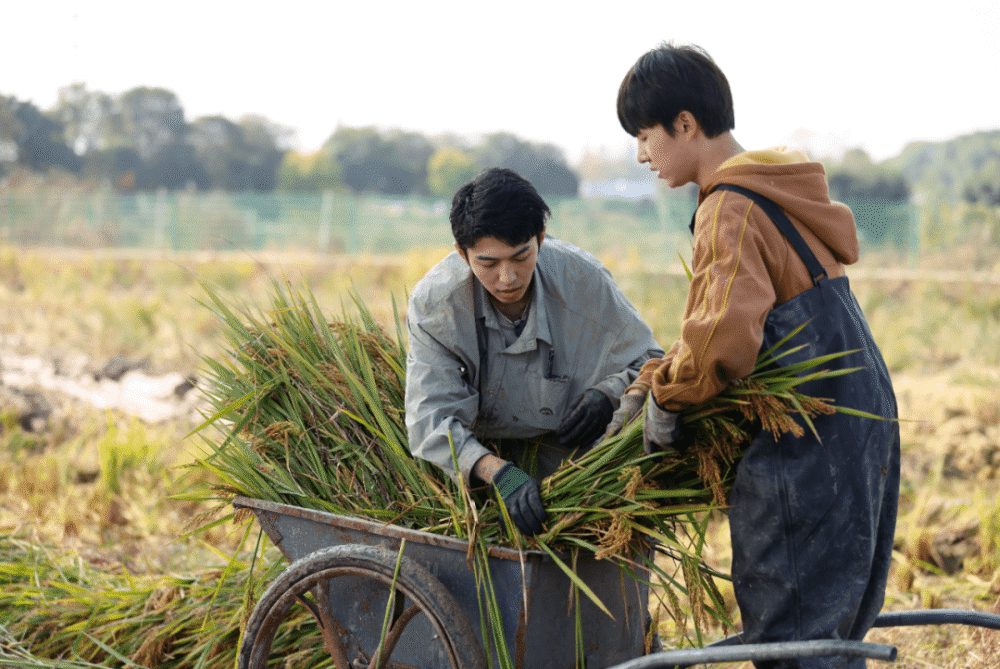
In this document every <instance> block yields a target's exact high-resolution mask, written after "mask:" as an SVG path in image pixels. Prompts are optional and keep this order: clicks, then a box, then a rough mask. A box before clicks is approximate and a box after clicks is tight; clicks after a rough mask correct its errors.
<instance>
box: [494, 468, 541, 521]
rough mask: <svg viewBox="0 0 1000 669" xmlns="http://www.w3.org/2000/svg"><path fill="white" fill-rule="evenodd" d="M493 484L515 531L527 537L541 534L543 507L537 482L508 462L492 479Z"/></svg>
mask: <svg viewBox="0 0 1000 669" xmlns="http://www.w3.org/2000/svg"><path fill="white" fill-rule="evenodd" d="M493 483H494V485H496V487H497V489H498V490H499V491H500V497H502V498H503V503H504V506H506V507H507V513H508V514H510V519H511V520H513V521H514V524H515V525H517V529H519V530H521V532H523V533H524V534H529V535H530V534H538V533H539V532H541V531H542V523H543V522H544V521H545V507H544V506H542V495H541V486H540V485H539V483H538V481H536V480H535V479H533V478H532V477H531V476H529V475H528V474H527V472H525V471H524V470H522V469H518V468H517V467H515V466H514V463H513V462H508V463H507V464H505V465H504V466H503V467H501V468H500V471H498V472H497V473H496V475H495V476H494V477H493ZM501 519H502V516H501Z"/></svg>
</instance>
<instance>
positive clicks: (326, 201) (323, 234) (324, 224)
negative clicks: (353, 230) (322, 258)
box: [316, 188, 333, 253]
mask: <svg viewBox="0 0 1000 669" xmlns="http://www.w3.org/2000/svg"><path fill="white" fill-rule="evenodd" d="M332 219H333V191H332V190H330V189H329V188H327V189H326V190H324V191H323V199H322V200H321V201H320V205H319V239H317V240H316V241H317V246H316V248H317V250H318V251H319V252H320V253H326V252H327V251H328V250H329V249H330V234H331V232H330V230H331V226H332V225H333V220H332Z"/></svg>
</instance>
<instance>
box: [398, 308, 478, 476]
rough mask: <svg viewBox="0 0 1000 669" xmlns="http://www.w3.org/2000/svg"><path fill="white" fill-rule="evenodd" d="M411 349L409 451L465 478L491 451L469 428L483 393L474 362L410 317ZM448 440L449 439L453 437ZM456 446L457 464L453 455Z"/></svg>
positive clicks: (445, 470)
mask: <svg viewBox="0 0 1000 669" xmlns="http://www.w3.org/2000/svg"><path fill="white" fill-rule="evenodd" d="M407 320H408V325H407V327H408V329H409V348H408V350H407V355H406V429H407V434H408V438H409V443H410V452H411V453H413V455H414V456H415V457H417V458H420V459H422V460H427V461H428V462H431V463H433V464H435V465H437V466H438V467H440V468H441V469H442V470H444V472H446V473H447V474H448V475H450V476H451V477H452V478H455V477H456V475H457V474H456V472H457V471H460V472H462V474H463V475H464V476H465V480H466V482H468V480H469V474H470V472H471V470H472V466H473V465H474V464H475V463H476V461H477V460H478V459H479V458H481V457H482V456H483V455H486V454H487V453H489V451H488V450H487V449H486V448H485V447H484V446H483V445H482V444H480V443H479V441H478V440H477V439H476V437H475V435H474V434H473V432H472V429H471V426H472V424H473V423H474V422H475V420H476V416H477V415H478V413H479V392H478V391H477V390H476V389H475V388H474V387H473V385H472V384H471V382H470V380H469V379H471V378H472V373H473V371H474V370H473V368H472V366H473V365H474V364H476V361H473V360H465V359H463V357H462V355H461V354H460V353H459V352H456V351H453V350H449V349H448V348H447V347H445V346H444V345H443V344H441V342H439V341H437V340H436V339H435V338H434V337H433V336H431V335H430V334H429V333H428V332H427V331H426V330H424V329H423V328H422V327H421V326H420V322H419V318H416V317H415V315H414V314H412V312H411V314H410V316H409V317H408V319H407ZM449 438H450V441H449ZM452 444H454V446H455V453H456V455H457V456H458V463H457V464H456V463H455V461H454V460H453V459H452V455H451V445H452Z"/></svg>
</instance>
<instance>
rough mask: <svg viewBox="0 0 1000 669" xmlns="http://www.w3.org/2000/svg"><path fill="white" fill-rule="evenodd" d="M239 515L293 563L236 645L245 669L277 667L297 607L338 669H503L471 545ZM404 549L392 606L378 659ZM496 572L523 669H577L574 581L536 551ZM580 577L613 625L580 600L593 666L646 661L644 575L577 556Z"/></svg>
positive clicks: (351, 523) (272, 515) (497, 562)
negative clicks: (484, 612) (278, 644)
mask: <svg viewBox="0 0 1000 669" xmlns="http://www.w3.org/2000/svg"><path fill="white" fill-rule="evenodd" d="M233 506H234V507H235V508H237V509H249V510H251V511H253V513H254V515H255V516H256V518H257V522H258V524H259V525H260V526H261V528H262V529H263V530H264V532H265V533H266V534H267V535H268V537H269V538H270V539H271V541H272V542H273V543H274V544H275V545H276V546H277V547H278V548H279V549H280V550H281V552H282V553H283V554H284V556H285V557H286V558H287V559H288V561H289V562H290V563H291V566H289V567H288V568H287V569H286V570H285V571H284V572H283V573H282V574H281V576H279V577H278V578H277V579H276V580H275V581H274V582H273V583H272V584H271V585H270V586H269V587H268V589H267V591H266V592H265V593H264V594H263V595H262V596H261V598H260V600H259V601H258V603H257V605H256V606H255V607H254V610H253V613H252V614H251V616H250V619H249V621H248V623H247V627H246V631H245V632H244V638H243V642H242V645H241V647H240V652H239V661H238V666H239V667H240V668H241V669H251V668H253V669H256V668H263V667H265V666H267V664H268V662H269V660H274V659H275V658H270V657H269V656H270V652H271V645H272V643H273V640H274V638H275V635H276V634H281V633H282V632H281V625H282V623H283V622H284V621H285V620H286V618H287V617H288V615H289V613H290V611H291V610H292V607H293V606H295V605H297V604H298V605H304V606H307V607H308V608H309V610H310V611H311V612H312V614H313V616H314V617H315V618H316V619H317V620H318V621H319V623H320V628H321V630H322V637H323V643H324V645H325V646H326V650H327V652H329V654H330V656H331V657H332V658H333V661H334V664H335V665H336V666H337V668H338V669H349V668H350V669H361V668H362V667H373V668H374V667H376V666H388V667H394V668H396V669H405V668H408V667H420V668H423V669H433V668H438V667H441V668H444V667H451V668H453V669H480V668H484V667H486V658H485V654H484V649H488V651H489V652H490V654H491V655H492V659H493V663H492V666H499V664H498V659H499V658H498V654H497V651H496V648H495V644H491V643H489V639H488V638H487V639H486V642H485V643H484V638H483V634H484V631H483V626H482V625H481V622H480V621H481V615H480V602H481V597H480V595H481V592H480V590H481V589H480V588H479V587H478V586H477V583H476V576H475V573H474V572H473V570H472V569H471V568H470V566H469V563H468V562H467V560H466V554H467V551H468V547H469V544H468V542H467V541H463V540H459V539H454V538H451V537H445V536H441V535H436V534H431V533H428V532H420V531H415V530H409V529H406V528H403V527H399V526H397V525H387V524H383V523H379V522H373V521H369V520H364V519H358V518H351V517H346V516H340V515H336V514H332V513H326V512H323V511H313V510H309V509H304V508H300V507H296V506H290V505H287V504H278V503H274V502H266V501H262V500H256V499H249V498H245V497H238V498H236V499H235V500H234V501H233ZM403 540H405V542H406V545H405V548H404V550H403V556H402V558H401V566H400V570H399V576H398V578H397V579H396V587H395V593H396V594H395V599H394V600H393V603H392V608H391V611H389V613H388V618H389V621H388V625H387V630H388V631H387V633H386V636H385V643H384V646H383V647H382V649H381V652H379V651H378V650H377V647H378V645H379V640H380V639H381V638H382V631H383V623H384V621H385V620H386V618H387V610H388V607H387V604H388V603H389V595H390V591H391V590H392V583H393V576H394V573H395V568H396V563H397V559H398V558H399V549H400V545H401V544H402V542H403ZM522 558H523V561H522ZM489 569H490V578H491V579H492V583H493V592H494V593H495V595H496V598H497V601H498V606H499V609H500V617H501V623H502V628H503V637H504V639H505V641H506V644H507V647H508V648H509V649H510V653H511V659H512V660H513V661H514V666H515V667H516V669H573V667H575V665H576V644H577V636H576V631H577V607H576V606H575V605H574V604H573V599H572V597H573V592H574V588H573V583H572V581H571V580H570V579H569V578H568V577H567V576H566V574H565V573H563V571H562V570H561V569H560V568H559V566H558V565H557V564H555V563H554V562H553V561H552V559H551V558H550V557H549V556H548V554H546V553H543V552H539V551H524V552H523V553H519V552H518V551H516V550H513V549H508V548H502V547H493V548H491V549H490V551H489ZM576 573H577V575H578V576H579V577H580V578H581V579H582V580H583V582H584V583H586V584H587V585H588V587H590V588H591V589H592V590H593V591H594V593H595V594H596V595H597V597H598V598H599V599H600V600H601V602H602V603H604V605H605V606H606V607H607V608H608V609H609V610H610V612H611V613H612V615H613V616H614V620H611V619H610V618H608V616H607V614H605V613H604V612H603V611H601V610H600V609H599V608H598V607H597V606H596V605H595V604H594V603H593V602H591V601H590V600H589V599H588V598H587V597H586V596H583V595H580V597H579V602H580V604H579V615H580V623H581V629H582V640H581V641H582V644H583V648H584V656H585V662H586V666H587V667H589V668H591V669H594V668H600V667H609V666H611V665H614V664H619V663H622V662H625V661H627V660H630V659H632V658H635V657H638V656H641V655H642V654H643V652H644V636H645V634H644V633H645V631H646V619H647V606H648V586H647V579H648V574H646V573H641V574H637V577H638V578H636V579H633V578H631V577H630V576H629V575H628V574H626V573H625V572H624V570H622V569H621V568H620V567H619V566H618V565H616V564H615V563H613V562H610V561H608V560H595V559H594V558H593V556H591V555H586V556H584V555H581V556H580V557H579V558H578V560H577V561H576ZM307 595H308V596H307ZM487 636H489V632H487ZM376 656H379V658H380V659H381V662H379V663H378V664H376V662H375V658H376Z"/></svg>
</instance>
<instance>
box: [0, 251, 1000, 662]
mask: <svg viewBox="0 0 1000 669" xmlns="http://www.w3.org/2000/svg"><path fill="white" fill-rule="evenodd" d="M445 252H446V249H438V250H432V251H426V252H415V253H411V254H409V255H407V256H400V257H390V258H376V257H356V258H346V257H339V258H335V257H322V258H317V257H315V256H306V255H301V256H281V257H276V258H262V257H255V258H248V257H235V258H233V257H226V258H220V257H217V256H210V257H194V256H192V257H185V258H176V257H174V258H166V257H158V256H150V257H143V258H137V257H134V256H130V257H123V256H113V255H111V254H108V255H107V256H106V257H102V256H100V255H96V254H88V253H72V254H67V253H55V252H52V253H38V252H31V251H22V250H15V249H4V248H2V247H0V328H2V329H0V351H3V352H6V353H8V354H9V355H11V356H14V355H16V356H19V358H18V359H23V358H24V357H28V356H34V357H36V358H37V359H39V360H40V361H44V364H61V365H62V368H63V369H68V368H69V367H71V365H69V362H70V361H75V362H74V364H75V365H76V367H74V369H75V370H77V371H76V372H74V373H78V374H80V375H81V377H80V382H81V383H83V384H84V385H86V383H91V384H92V383H93V372H94V370H96V369H100V368H101V367H102V366H103V365H105V364H106V363H107V362H108V361H109V360H112V359H114V358H116V357H118V358H122V357H124V358H128V359H131V360H141V361H143V363H144V365H145V367H144V373H146V374H148V375H149V377H150V378H162V377H164V376H167V375H177V376H178V377H179V378H188V377H191V378H194V379H196V378H197V377H198V375H199V369H200V365H201V358H202V356H212V355H214V354H216V353H217V352H218V350H219V342H218V340H217V338H216V335H217V326H216V323H215V320H214V316H213V314H212V313H211V310H210V309H209V307H208V306H206V305H205V304H202V303H201V302H199V301H204V299H205V297H204V296H205V293H204V290H203V288H202V287H201V283H200V282H208V283H210V284H212V285H213V286H216V287H221V288H222V289H223V290H225V291H229V292H232V293H233V294H235V295H238V296H240V297H241V298H242V299H244V300H245V301H246V302H247V303H249V304H260V303H262V301H263V300H264V299H265V296H266V294H267V292H268V286H269V285H270V282H271V281H274V280H279V281H289V282H292V283H298V282H302V283H303V284H305V285H308V286H309V288H310V290H311V291H312V292H313V293H314V294H315V295H316V297H317V299H318V301H320V303H321V305H322V306H323V308H324V309H329V310H330V311H331V313H334V312H336V313H339V312H340V310H341V306H342V304H343V303H345V302H349V300H350V298H349V293H350V292H351V291H354V293H355V294H357V295H358V296H359V297H360V298H361V299H363V300H364V301H365V303H366V304H367V305H368V306H369V307H370V308H371V309H372V311H373V312H374V313H375V314H376V316H377V317H378V318H380V319H382V320H383V321H384V322H386V323H390V322H391V321H392V320H393V318H394V309H393V302H392V296H395V298H396V300H397V301H398V303H399V304H398V315H399V316H400V317H401V316H402V314H403V313H404V312H405V295H406V291H407V289H409V288H411V287H412V286H413V284H414V283H415V282H416V281H417V279H419V278H420V276H422V275H423V273H424V272H426V270H427V269H429V268H430V267H431V266H432V265H433V264H434V263H435V262H436V261H437V260H438V259H439V258H440V257H442V256H443V255H444V253H445ZM604 260H605V262H606V263H607V264H608V266H609V267H610V268H611V269H612V271H613V273H614V274H615V276H616V278H617V279H618V280H619V281H620V283H621V284H622V286H623V289H624V290H625V291H626V293H627V294H629V296H630V298H632V299H633V301H634V302H635V303H636V306H637V307H638V308H639V310H640V312H641V313H643V315H644V317H646V318H647V320H648V321H649V322H650V324H651V326H652V327H653V329H654V332H655V333H656V335H657V337H658V339H659V340H660V341H661V343H669V341H670V340H672V338H673V337H675V336H676V334H677V322H676V321H677V318H678V315H679V314H680V312H681V310H682V308H683V300H684V292H685V290H684V289H685V283H686V279H684V278H683V276H682V275H681V276H677V275H676V273H675V272H663V271H658V272H656V273H653V272H649V271H645V270H643V269H642V268H641V267H639V266H637V265H636V264H635V263H634V262H630V261H628V260H625V259H622V258H607V259H604ZM890 269H891V268H890ZM884 270H885V268H884V267H881V266H880V265H879V263H878V262H877V260H873V261H872V262H871V264H870V265H866V266H863V267H861V268H858V270H857V271H856V272H854V273H852V275H851V276H852V282H853V284H854V287H855V291H856V293H857V294H858V299H859V301H860V302H861V304H862V307H863V308H864V309H865V312H866V314H867V315H868V318H869V321H870V323H871V326H872V330H873V333H874V334H875V337H876V339H877V340H878V341H879V342H880V346H881V347H882V349H883V353H884V354H885V357H886V359H887V361H888V362H889V364H890V367H891V368H892V374H893V382H894V386H895V390H896V394H897V399H898V401H899V405H900V415H901V419H902V422H901V433H902V438H903V485H902V491H901V494H902V497H901V508H900V513H899V520H898V527H897V538H896V555H895V561H894V564H893V572H892V575H891V579H890V585H889V591H888V593H887V599H886V606H885V608H886V609H887V610H909V609H916V608H933V607H937V608H968V609H979V610H984V611H993V612H998V613H1000V606H998V602H1000V504H998V493H1000V392H998V390H1000V351H998V345H997V343H998V342H1000V288H998V287H997V285H996V282H995V278H996V277H995V275H992V274H991V275H988V276H982V277H980V276H963V275H961V274H951V275H948V276H947V277H937V280H935V279H934V277H933V276H930V275H929V274H928V275H925V274H921V273H920V272H919V271H914V270H913V268H909V269H907V271H906V272H903V273H899V274H898V275H889V274H887V273H886V272H885V271H884ZM56 361H61V363H58V362H56ZM67 374H68V373H67ZM88 374H89V375H90V376H89V377H88V376H87V375H88ZM88 378H89V379H90V380H88ZM123 378H124V377H123ZM172 378H173V377H172ZM19 383H20V385H22V386H24V387H25V388H27V389H28V390H34V391H36V392H37V393H39V394H40V395H42V396H43V397H44V399H45V401H46V402H47V403H48V405H49V408H50V412H49V415H48V416H47V418H46V421H45V423H44V425H39V426H37V427H38V428H39V429H37V430H36V429H24V428H23V427H22V426H20V425H18V424H17V423H16V421H12V420H11V419H10V415H9V411H8V410H9V407H0V408H2V409H3V412H2V413H4V415H5V418H4V421H3V426H2V430H3V431H2V435H0V533H2V534H4V535H9V536H19V537H24V538H27V539H29V540H31V541H34V542H37V543H38V544H39V545H47V546H53V547H56V548H53V550H61V551H69V552H73V553H76V554H77V555H79V556H80V559H81V560H83V561H85V562H86V563H87V564H89V565H92V566H96V567H101V568H107V569H109V570H119V571H120V570H123V569H124V570H127V571H129V572H130V573H140V572H144V571H148V572H152V573H156V572H166V571H172V570H174V571H176V570H185V569H196V568H202V567H205V566H217V565H219V564H222V563H223V558H224V556H225V555H228V554H230V553H231V552H232V551H233V550H235V547H236V542H237V536H236V534H235V533H234V531H233V528H232V526H231V525H223V526H219V527H217V528H214V529H213V530H212V531H210V532H208V533H207V534H205V535H202V536H199V537H189V536H186V528H188V527H189V526H190V525H191V524H192V521H193V520H195V519H196V518H197V517H198V516H199V514H202V513H204V512H205V511H206V509H205V508H202V507H199V506H198V505H195V504H192V503H188V502H180V501H177V500H175V499H171V495H174V494H176V493H177V492H179V491H180V490H182V489H183V488H184V487H185V486H190V485H193V484H196V483H198V482H199V481H201V480H204V477H205V475H204V474H201V473H198V474H196V475H195V477H194V478H192V477H191V474H190V472H189V471H188V470H185V469H184V468H183V466H184V465H185V464H188V463H190V462H191V461H192V460H193V458H195V457H197V456H198V454H199V452H200V450H199V445H198V440H197V439H196V438H188V437H187V435H188V433H189V432H190V431H191V429H192V428H193V426H194V425H195V424H196V422H197V417H196V416H194V415H192V414H191V413H190V412H182V413H180V414H178V415H173V416H166V417H160V418H159V419H156V420H149V419H148V417H147V419H143V418H141V417H139V416H138V414H136V413H135V412H130V411H129V410H128V409H127V408H125V407H122V406H112V407H108V406H101V405H99V404H95V403H94V402H92V401H89V400H88V398H87V397H86V394H85V393H84V394H77V395H73V394H68V393H65V392H59V391H58V389H54V388H52V387H43V386H42V385H39V384H37V383H36V384H34V385H33V386H32V384H31V383H30V381H23V380H22V381H19ZM8 385H9V384H8ZM135 392H138V391H135ZM193 392H197V391H196V390H195V391H193ZM133 399H136V398H133ZM188 408H190V406H188ZM726 532H727V530H726V527H725V521H724V518H720V519H719V521H718V523H717V525H716V528H715V530H714V531H713V541H712V543H711V545H710V546H709V547H708V548H707V549H706V551H705V556H706V559H707V560H708V561H709V562H711V563H712V564H713V565H715V566H717V567H719V568H720V569H722V570H723V571H725V569H726V567H727V561H728V554H727V551H728V546H727V543H728V540H727V538H726V537H727V534H726ZM723 591H724V592H726V590H725V587H723ZM0 614H2V612H0ZM0 618H2V615H0ZM662 631H663V632H664V638H665V640H666V641H667V642H668V643H669V642H670V638H671V636H670V632H671V630H670V629H669V626H668V625H665V626H664V627H663V629H662ZM715 632H716V633H717V635H718V636H722V635H723V634H724V633H725V632H724V631H723V630H721V629H719V630H716V631H715ZM867 640H869V641H877V642H882V643H892V644H895V645H896V646H897V647H898V648H899V660H897V662H896V663H895V665H894V666H899V667H907V668H910V667H912V668H914V669H917V668H921V669H923V668H927V667H938V668H941V669H959V668H971V667H991V666H1000V633H997V632H990V631H985V632H984V631H979V630H973V629H968V628H962V627H938V628H897V629H886V630H873V631H872V632H871V633H870V634H869V636H868V639H867ZM748 666H749V665H748ZM873 666H874V663H873Z"/></svg>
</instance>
